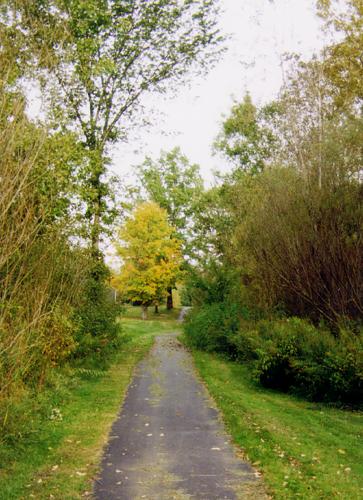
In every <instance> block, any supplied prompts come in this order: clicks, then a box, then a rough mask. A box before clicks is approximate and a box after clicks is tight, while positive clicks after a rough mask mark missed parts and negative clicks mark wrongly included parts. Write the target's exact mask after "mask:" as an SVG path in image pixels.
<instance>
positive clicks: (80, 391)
mask: <svg viewBox="0 0 363 500" xmlns="http://www.w3.org/2000/svg"><path fill="white" fill-rule="evenodd" d="M174 315H176V313H174ZM174 315H169V316H167V315H165V318H164V321H145V322H142V321H137V320H134V319H130V318H127V314H126V317H125V318H124V319H123V322H122V325H123V334H124V338H125V342H124V344H123V347H122V349H121V350H120V352H118V353H117V355H116V356H115V359H114V362H113V363H112V365H111V367H110V368H109V369H108V370H106V371H97V370H82V369H75V370H74V369H72V368H71V367H69V368H68V372H67V371H63V372H60V373H59V374H58V375H57V377H58V378H57V381H56V383H55V385H53V387H52V389H51V390H50V389H49V390H48V392H47V391H44V392H43V394H41V396H40V399H42V401H41V402H39V401H37V402H36V403H35V402H34V401H27V402H24V403H23V408H22V410H23V411H24V412H25V413H26V416H25V417H24V420H23V422H22V425H21V426H19V425H17V426H16V425H15V426H14V429H16V433H15V432H14V438H13V442H11V439H10V440H9V439H8V440H7V441H6V442H2V443H1V449H0V463H1V464H2V465H1V467H0V498H1V499H4V500H5V499H6V500H12V499H17V500H19V499H23V498H24V499H25V498H36V499H46V498H47V499H49V498H53V499H57V500H66V499H76V498H82V497H84V496H91V494H92V482H93V479H94V477H95V475H96V473H97V469H98V464H99V461H100V458H101V455H102V450H103V447H104V445H105V443H106V441H107V436H108V433H109V430H110V427H111V424H112V422H113V420H114V419H115V417H116V414H117V412H118V410H119V407H120V403H121V401H122V399H123V397H124V395H125V392H126V389H127V386H128V384H129V381H130V378H131V375H132V372H133V369H134V367H135V365H136V363H137V362H138V361H139V360H140V359H141V358H142V357H143V356H144V355H145V354H146V352H147V351H148V350H149V349H150V347H151V345H152V343H153V339H154V337H155V335H156V334H159V333H162V332H167V331H170V329H171V328H173V329H175V327H177V324H176V323H175V324H174V321H173V317H174ZM56 384H58V386H59V387H56ZM19 404H21V403H19Z"/></svg>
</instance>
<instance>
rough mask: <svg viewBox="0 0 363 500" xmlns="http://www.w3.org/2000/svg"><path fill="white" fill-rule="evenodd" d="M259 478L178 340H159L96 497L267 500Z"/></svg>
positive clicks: (128, 405)
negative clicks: (237, 447)
mask: <svg viewBox="0 0 363 500" xmlns="http://www.w3.org/2000/svg"><path fill="white" fill-rule="evenodd" d="M257 476H258V474H257V473H256V472H255V471H254V469H253V468H252V467H251V466H250V465H249V464H248V463H246V462H244V461H242V460H240V459H239V458H237V456H236V455H235V451H234V448H233V446H232V445H231V444H230V441H229V438H228V436H227V435H226V434H225V431H224V429H223V424H222V423H221V421H220V419H219V417H218V412H217V411H216V409H215V408H214V407H213V403H212V401H211V399H210V398H209V396H208V394H207V392H206V390H205V388H204V386H203V385H202V384H201V383H200V382H199V381H198V379H197V377H196V375H195V372H194V368H193V364H192V359H191V356H190V354H189V353H188V352H187V351H186V350H185V349H184V347H183V346H182V345H181V344H180V343H179V342H178V341H177V339H176V334H170V335H163V336H160V337H158V338H157V339H156V344H155V346H154V348H153V349H152V351H151V353H150V354H149V356H148V357H147V358H146V359H145V360H144V361H142V362H141V363H140V364H139V366H138V368H137V370H136V373H135V376H134V379H133V381H132V383H131V385H130V387H129V390H128V393H127V396H126V399H125V402H124V405H123V408H122V410H121V413H120V415H119V417H118V418H117V420H116V422H115V423H114V425H113V427H112V431H111V435H110V440H109V444H108V446H107V449H106V451H105V455H104V458H103V461H102V471H101V474H100V477H99V479H98V480H97V481H96V483H95V497H96V498H97V499H98V500H106V499H107V500H113V499H122V500H138V499H142V498H145V499H155V500H172V499H205V500H212V499H239V498H253V499H259V498H267V496H266V495H265V493H264V489H263V484H262V482H261V480H260V479H258V477H257Z"/></svg>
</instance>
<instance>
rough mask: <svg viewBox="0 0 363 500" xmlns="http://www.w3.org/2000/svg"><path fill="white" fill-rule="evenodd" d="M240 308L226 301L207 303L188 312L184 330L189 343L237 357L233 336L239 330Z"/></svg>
mask: <svg viewBox="0 0 363 500" xmlns="http://www.w3.org/2000/svg"><path fill="white" fill-rule="evenodd" d="M237 313H238V308H237V306H236V305H235V304H226V303H224V302H221V303H214V304H205V305H204V306H202V307H200V308H199V309H197V310H196V311H192V313H191V314H188V316H187V318H186V320H185V323H184V331H185V334H186V337H187V339H188V342H189V344H190V345H191V346H192V347H195V348H196V349H201V350H205V351H208V352H213V351H215V352H220V353H225V354H227V355H229V356H231V357H235V353H236V348H235V346H234V344H233V342H232V337H233V335H234V334H236V332H237V331H238V327H239V320H238V314H237Z"/></svg>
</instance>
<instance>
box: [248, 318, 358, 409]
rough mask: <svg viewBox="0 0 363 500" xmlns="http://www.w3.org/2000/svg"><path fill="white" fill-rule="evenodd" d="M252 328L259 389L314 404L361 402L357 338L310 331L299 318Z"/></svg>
mask: <svg viewBox="0 0 363 500" xmlns="http://www.w3.org/2000/svg"><path fill="white" fill-rule="evenodd" d="M266 327H267V325H266V322H262V323H261V324H260V325H258V331H259V332H260V339H261V342H260V344H259V347H258V350H257V358H258V359H257V363H256V373H257V376H258V378H259V380H260V382H261V384H262V385H264V386H266V387H271V388H274V389H280V390H283V391H292V392H295V393H298V394H300V395H302V396H304V397H306V398H308V399H311V400H314V401H325V402H335V403H342V404H352V405H359V404H361V403H362V401H363V393H362V389H363V359H362V353H363V348H362V347H363V346H362V335H361V334H354V333H352V332H341V333H340V335H339V336H338V337H334V336H333V335H332V334H331V333H330V332H329V331H324V330H322V329H318V328H315V327H314V326H313V325H311V324H310V323H308V322H307V321H304V320H301V319H299V318H290V319H287V320H280V321H275V322H274V321H271V322H270V328H269V330H267V329H266Z"/></svg>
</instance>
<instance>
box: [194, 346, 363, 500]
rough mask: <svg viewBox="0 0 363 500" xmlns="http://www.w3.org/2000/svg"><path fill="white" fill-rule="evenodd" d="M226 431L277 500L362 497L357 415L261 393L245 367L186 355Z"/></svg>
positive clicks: (359, 418) (362, 426)
mask: <svg viewBox="0 0 363 500" xmlns="http://www.w3.org/2000/svg"><path fill="white" fill-rule="evenodd" d="M194 359H195V363H196V366H197V368H198V370H199V372H200V374H201V376H202V378H203V379H204V381H205V382H206V385H207V387H208V389H209V391H210V393H211V395H212V396H213V397H214V399H215V401H216V403H217V405H218V406H219V408H220V409H221V411H222V413H223V416H224V420H225V422H226V426H227V429H228V431H229V432H230V433H231V435H232V437H233V439H234V441H235V442H236V443H237V444H238V445H239V446H240V447H241V448H242V449H243V451H244V453H245V455H246V456H247V458H248V459H249V460H250V461H251V462H253V463H254V464H255V466H256V467H257V468H258V469H259V470H260V471H261V472H262V473H263V477H264V479H265V482H266V484H267V485H268V487H269V489H270V492H271V494H272V496H273V497H274V498H277V499H285V498H289V499H293V498H304V499H326V498H330V497H333V498H343V499H347V500H348V499H349V500H358V499H360V498H363V449H362V429H363V418H362V413H358V412H350V411H345V410H337V409H333V408H329V407H327V406H324V405H316V404H313V403H308V402H306V401H302V400H299V399H297V398H294V397H292V396H289V395H285V394H282V393H278V392H274V391H271V390H267V389H263V388H261V387H260V386H259V385H257V384H255V383H254V381H253V380H252V377H251V373H250V370H249V368H248V367H247V366H243V365H241V364H237V363H233V362H230V361H225V360H224V359H223V358H220V357H218V356H216V355H211V354H206V353H203V352H199V351H196V352H194Z"/></svg>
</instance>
